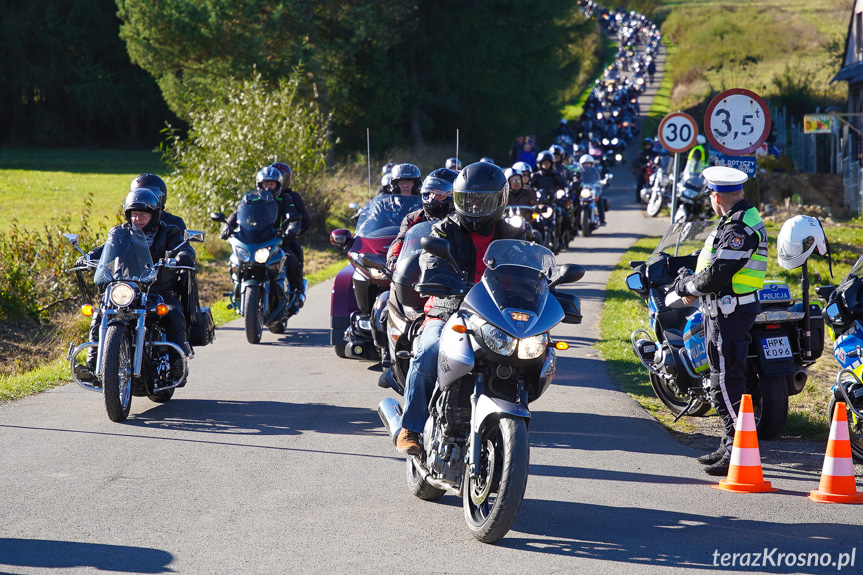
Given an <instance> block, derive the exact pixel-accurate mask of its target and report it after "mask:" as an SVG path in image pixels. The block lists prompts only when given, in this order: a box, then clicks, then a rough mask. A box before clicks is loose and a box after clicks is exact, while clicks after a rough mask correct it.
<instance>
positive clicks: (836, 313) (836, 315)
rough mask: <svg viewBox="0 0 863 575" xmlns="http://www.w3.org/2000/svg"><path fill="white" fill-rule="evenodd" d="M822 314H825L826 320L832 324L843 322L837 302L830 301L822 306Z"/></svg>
mask: <svg viewBox="0 0 863 575" xmlns="http://www.w3.org/2000/svg"><path fill="white" fill-rule="evenodd" d="M824 314H825V315H826V316H827V320H828V321H829V322H830V323H832V324H834V325H842V324H843V323H844V322H845V320H844V319H843V317H842V310H841V309H840V308H839V304H838V303H831V304H830V305H828V306H827V307H826V308H824Z"/></svg>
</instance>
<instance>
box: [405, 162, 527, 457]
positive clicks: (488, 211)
mask: <svg viewBox="0 0 863 575" xmlns="http://www.w3.org/2000/svg"><path fill="white" fill-rule="evenodd" d="M508 195H509V190H508V185H507V183H506V177H505V176H504V173H503V171H502V170H501V169H500V168H499V167H497V166H495V165H493V164H489V163H486V162H477V163H475V164H471V165H469V166H467V167H465V169H464V170H462V172H461V173H460V174H459V176H458V178H456V181H455V184H454V186H453V204H454V206H455V213H454V214H451V215H449V216H447V218H446V219H444V220H442V221H441V222H439V223H437V224H435V226H434V228H433V229H432V233H431V235H432V236H433V237H438V238H445V239H446V240H448V241H449V243H450V255H451V256H452V257H453V258H454V259H455V261H456V263H457V264H458V267H459V268H460V269H461V270H462V272H464V274H465V278H466V279H467V281H469V282H471V283H475V282H478V281H479V280H480V278H481V277H482V274H483V272H484V271H485V264H484V263H483V261H482V259H483V256H484V255H485V252H486V250H487V249H488V246H489V245H490V244H491V242H492V241H494V240H498V239H522V238H523V237H524V232H523V231H522V230H520V229H517V228H515V227H513V226H510V225H509V224H507V223H506V222H505V221H503V220H502V219H501V216H502V215H503V213H504V210H505V206H506V203H507V197H508ZM420 265H421V266H422V268H423V272H422V276H421V280H420V281H421V282H422V281H424V279H427V278H429V277H431V276H432V275H434V274H436V273H451V272H449V271H448V270H449V269H450V268H449V265H448V264H447V263H446V262H444V261H442V260H440V259H439V258H437V257H434V256H432V255H431V254H428V253H424V254H423V255H422V256H421V258H420ZM460 304H461V298H460V297H432V298H429V301H428V302H427V303H426V310H427V312H426V321H425V323H424V325H423V331H422V334H421V335H420V339H419V345H418V346H417V350H416V353H415V355H414V357H413V359H412V360H411V362H410V368H409V369H408V376H407V385H406V389H405V410H404V417H403V418H402V430H401V431H400V432H399V435H398V438H397V440H396V448H397V449H398V451H399V452H400V453H407V454H418V453H419V452H420V449H421V448H420V434H421V433H422V430H423V428H424V426H425V422H426V419H428V404H429V400H430V398H431V394H432V391H433V390H434V385H435V380H436V378H437V360H438V346H439V340H440V334H441V331H442V330H443V326H444V322H445V321H446V320H447V319H449V317H450V316H451V315H452V314H453V313H455V311H456V310H457V309H458V307H459V305H460Z"/></svg>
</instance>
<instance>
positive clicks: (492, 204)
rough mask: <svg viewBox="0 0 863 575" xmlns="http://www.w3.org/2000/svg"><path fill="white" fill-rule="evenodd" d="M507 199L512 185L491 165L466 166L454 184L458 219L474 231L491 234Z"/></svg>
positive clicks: (485, 163)
mask: <svg viewBox="0 0 863 575" xmlns="http://www.w3.org/2000/svg"><path fill="white" fill-rule="evenodd" d="M508 198H509V184H507V181H506V176H504V175H503V170H501V169H500V168H499V167H497V166H495V165H494V164H489V163H488V162H477V163H475V164H471V165H469V166H467V167H466V168H465V169H464V170H462V171H461V173H459V175H458V178H456V180H455V184H453V204H454V205H455V214H456V220H458V222H459V224H461V225H462V226H464V227H465V228H467V229H468V230H470V231H472V232H478V233H481V234H484V235H486V234H490V233H491V232H492V231H493V230H494V225H495V224H496V223H497V221H498V220H499V219H500V217H501V216H502V215H503V212H504V209H505V207H506V202H507V199H508Z"/></svg>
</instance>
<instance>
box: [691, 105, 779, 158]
mask: <svg viewBox="0 0 863 575" xmlns="http://www.w3.org/2000/svg"><path fill="white" fill-rule="evenodd" d="M704 131H705V134H704V135H705V136H706V137H707V140H708V141H709V142H710V144H711V145H712V146H713V147H714V148H716V149H717V150H718V151H719V152H721V153H723V154H726V155H729V156H745V155H747V154H751V153H752V152H754V151H755V150H756V149H758V146H760V145H761V144H762V143H763V142H764V141H765V140H766V139H767V136H768V135H769V134H770V110H768V109H767V103H766V102H765V101H764V100H763V99H762V98H761V96H759V95H758V94H756V93H755V92H752V91H750V90H746V89H744V88H733V89H731V90H726V91H724V92H722V93H721V94H719V95H718V96H716V97H715V98H713V100H712V101H711V102H710V104H709V105H708V106H707V112H706V113H705V114H704Z"/></svg>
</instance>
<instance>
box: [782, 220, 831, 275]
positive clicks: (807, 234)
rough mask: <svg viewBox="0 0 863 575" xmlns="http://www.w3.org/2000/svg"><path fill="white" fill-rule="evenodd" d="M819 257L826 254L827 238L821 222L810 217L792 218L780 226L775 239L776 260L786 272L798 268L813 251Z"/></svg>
mask: <svg viewBox="0 0 863 575" xmlns="http://www.w3.org/2000/svg"><path fill="white" fill-rule="evenodd" d="M816 248H817V249H818V253H819V254H820V255H822V256H823V255H826V254H827V238H826V237H825V236H824V229H823V228H822V227H821V222H819V221H818V220H817V219H816V218H813V217H811V216H794V217H793V218H791V219H790V220H788V221H786V222H785V223H784V224H782V229H781V230H779V237H778V238H776V251H777V252H778V253H777V256H776V259H777V260H778V261H779V265H780V266H782V267H783V268H785V269H786V270H793V269H794V268H799V267H800V266H802V265H803V264H804V263H806V260H807V259H809V256H810V255H811V254H812V252H813V251H815V249H816Z"/></svg>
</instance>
